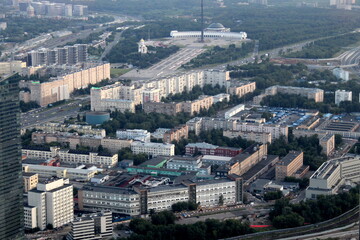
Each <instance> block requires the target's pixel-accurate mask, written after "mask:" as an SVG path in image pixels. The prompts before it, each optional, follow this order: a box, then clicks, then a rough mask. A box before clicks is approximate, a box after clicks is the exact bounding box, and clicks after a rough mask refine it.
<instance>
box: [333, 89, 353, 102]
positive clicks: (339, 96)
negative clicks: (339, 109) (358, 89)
mask: <svg viewBox="0 0 360 240" xmlns="http://www.w3.org/2000/svg"><path fill="white" fill-rule="evenodd" d="M344 101H350V102H351V101H352V91H345V90H337V91H335V104H337V105H339V104H340V103H341V102H344Z"/></svg>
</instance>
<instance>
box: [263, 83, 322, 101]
mask: <svg viewBox="0 0 360 240" xmlns="http://www.w3.org/2000/svg"><path fill="white" fill-rule="evenodd" d="M277 93H285V94H295V95H300V96H303V97H306V98H308V99H313V100H314V101H315V102H323V101H324V90H322V89H319V88H303V87H290V86H279V85H276V86H272V87H269V88H267V89H265V96H270V95H276V94H277Z"/></svg>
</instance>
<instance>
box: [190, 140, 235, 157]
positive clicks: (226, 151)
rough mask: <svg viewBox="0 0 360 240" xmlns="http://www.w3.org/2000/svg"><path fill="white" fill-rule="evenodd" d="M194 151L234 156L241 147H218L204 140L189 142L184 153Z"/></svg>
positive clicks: (204, 153) (191, 153) (193, 152)
mask: <svg viewBox="0 0 360 240" xmlns="http://www.w3.org/2000/svg"><path fill="white" fill-rule="evenodd" d="M196 153H201V154H202V155H214V156H224V157H234V156H236V155H238V154H239V153H241V148H230V147H219V146H216V145H212V144H209V143H205V142H202V143H189V144H187V145H186V146H185V154H186V155H193V154H196Z"/></svg>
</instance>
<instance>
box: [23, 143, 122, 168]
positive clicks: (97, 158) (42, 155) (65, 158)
mask: <svg viewBox="0 0 360 240" xmlns="http://www.w3.org/2000/svg"><path fill="white" fill-rule="evenodd" d="M21 153H22V155H24V156H26V157H28V158H37V159H49V158H53V157H58V158H59V160H60V161H62V162H66V163H81V164H92V165H103V166H115V165H116V164H117V162H118V155H117V154H114V155H112V156H101V155H99V154H98V153H89V154H76V153H71V152H69V150H60V148H57V147H51V148H50V151H40V150H31V149H22V150H21Z"/></svg>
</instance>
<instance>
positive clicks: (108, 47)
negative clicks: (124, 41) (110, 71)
mask: <svg viewBox="0 0 360 240" xmlns="http://www.w3.org/2000/svg"><path fill="white" fill-rule="evenodd" d="M122 33H123V32H116V34H115V38H114V41H112V42H111V43H109V44H108V45H107V46H106V47H105V50H104V52H103V53H102V54H101V57H100V60H101V59H103V58H104V57H106V55H107V54H108V53H109V52H110V50H111V49H112V48H113V47H114V46H115V45H116V44H117V43H118V42H119V40H120V38H121V35H122Z"/></svg>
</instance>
